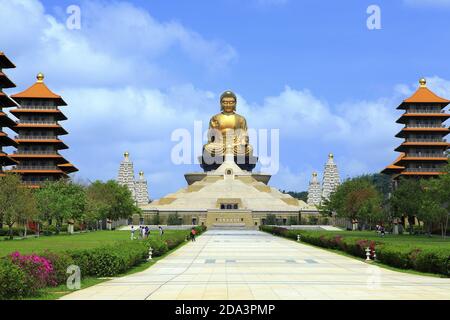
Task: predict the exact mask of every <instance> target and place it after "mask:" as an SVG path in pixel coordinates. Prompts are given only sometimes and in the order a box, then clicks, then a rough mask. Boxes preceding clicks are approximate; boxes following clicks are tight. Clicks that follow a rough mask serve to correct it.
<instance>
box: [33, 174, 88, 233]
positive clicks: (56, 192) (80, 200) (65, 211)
mask: <svg viewBox="0 0 450 320" xmlns="http://www.w3.org/2000/svg"><path fill="white" fill-rule="evenodd" d="M36 198H37V204H38V209H39V212H40V213H41V218H42V219H44V220H49V219H54V220H55V221H56V233H57V234H59V232H60V231H61V227H62V225H63V222H64V221H67V220H79V219H80V218H81V217H82V214H83V212H84V210H85V208H86V192H85V189H84V188H83V187H82V186H80V185H78V184H75V183H73V182H71V181H69V180H64V179H61V180H58V181H47V182H46V183H45V184H44V185H43V186H42V187H41V188H39V189H38V190H36Z"/></svg>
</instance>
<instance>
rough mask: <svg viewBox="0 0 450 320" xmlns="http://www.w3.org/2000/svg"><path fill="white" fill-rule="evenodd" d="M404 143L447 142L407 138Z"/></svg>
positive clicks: (443, 140) (444, 140)
mask: <svg viewBox="0 0 450 320" xmlns="http://www.w3.org/2000/svg"><path fill="white" fill-rule="evenodd" d="M406 142H447V140H446V139H416V138H408V139H406Z"/></svg>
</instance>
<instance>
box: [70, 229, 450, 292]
mask: <svg viewBox="0 0 450 320" xmlns="http://www.w3.org/2000/svg"><path fill="white" fill-rule="evenodd" d="M63 299H138V300H142V299H168V300H173V299H186V300H187V299H195V300H199V299H450V279H442V278H434V277H426V276H416V275H412V274H406V273H400V272H395V271H390V270H387V269H384V268H379V267H376V266H373V265H370V264H367V263H365V262H362V261H358V260H356V259H352V258H347V257H344V256H341V255H338V254H334V253H331V252H328V251H325V250H322V249H318V248H314V247H311V246H308V245H303V244H300V243H297V242H294V241H290V240H287V239H283V238H279V237H274V236H272V235H269V234H266V233H263V232H259V231H245V230H242V231H241V230H229V231H227V230H223V231H222V230H210V231H208V232H206V233H205V234H203V235H202V236H200V237H199V238H198V239H197V241H196V242H193V243H189V244H187V245H185V246H183V247H182V248H180V249H178V250H176V251H175V252H173V253H172V254H170V255H169V256H167V257H166V258H164V259H162V260H160V261H158V262H157V263H156V264H155V265H153V266H152V267H150V268H149V269H147V270H145V271H143V272H140V273H136V274H133V275H130V276H126V277H122V278H117V279H113V280H110V281H107V282H104V283H101V284H98V285H95V286H92V287H89V288H87V289H83V290H79V291H76V292H74V293H72V294H69V295H67V296H64V297H63Z"/></svg>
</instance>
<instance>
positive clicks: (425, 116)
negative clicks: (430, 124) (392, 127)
mask: <svg viewBox="0 0 450 320" xmlns="http://www.w3.org/2000/svg"><path fill="white" fill-rule="evenodd" d="M411 118H413V119H414V118H418V119H435V118H439V119H441V120H443V121H445V120H447V119H449V118H450V114H448V113H443V112H442V113H404V114H403V115H402V116H401V117H400V118H398V120H397V121H396V123H402V124H405V123H407V122H408V121H409V120H410V119H411Z"/></svg>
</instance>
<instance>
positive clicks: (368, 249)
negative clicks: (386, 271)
mask: <svg viewBox="0 0 450 320" xmlns="http://www.w3.org/2000/svg"><path fill="white" fill-rule="evenodd" d="M366 261H370V248H369V247H367V248H366Z"/></svg>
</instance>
